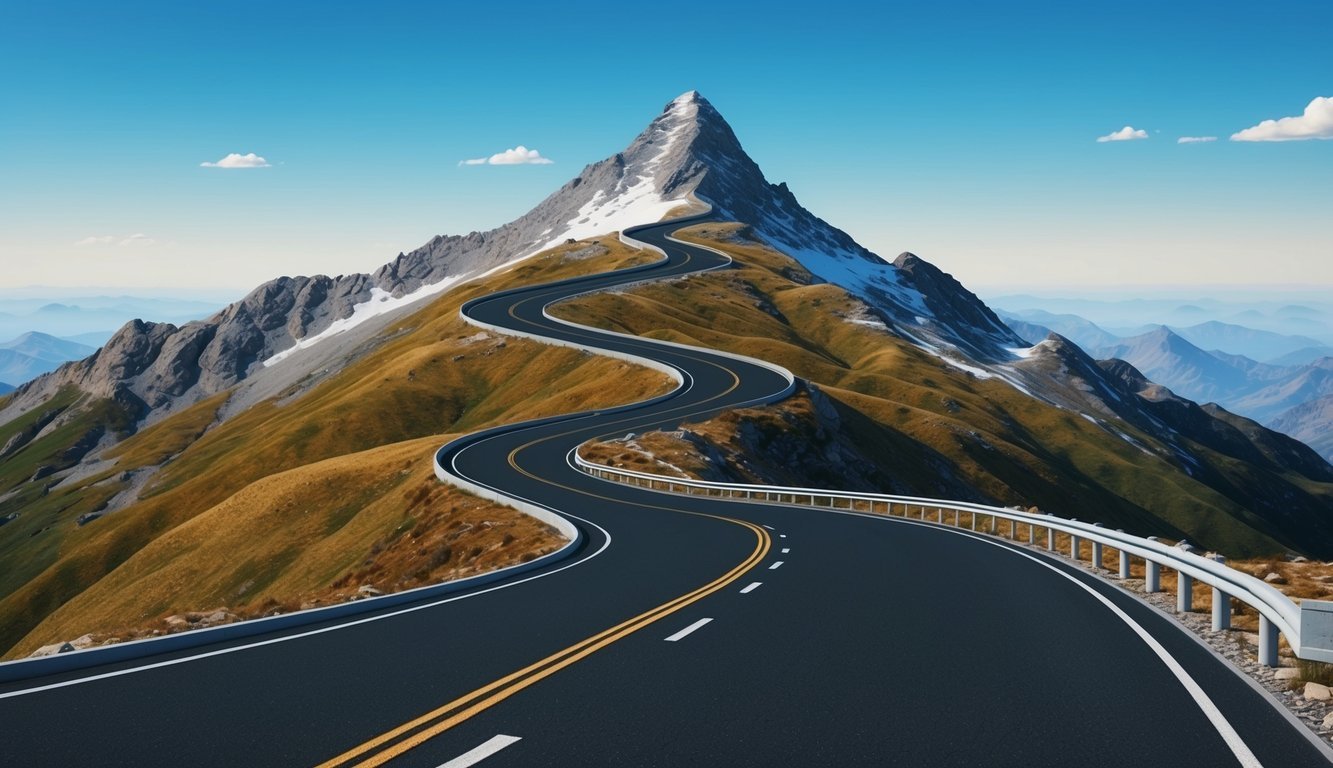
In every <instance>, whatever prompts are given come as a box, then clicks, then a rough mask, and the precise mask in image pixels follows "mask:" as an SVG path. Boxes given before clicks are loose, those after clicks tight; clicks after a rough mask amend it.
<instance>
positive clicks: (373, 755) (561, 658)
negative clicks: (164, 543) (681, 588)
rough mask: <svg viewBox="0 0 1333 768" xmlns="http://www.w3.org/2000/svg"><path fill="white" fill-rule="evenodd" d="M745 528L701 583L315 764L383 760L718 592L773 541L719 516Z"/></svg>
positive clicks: (758, 530)
mask: <svg viewBox="0 0 1333 768" xmlns="http://www.w3.org/2000/svg"><path fill="white" fill-rule="evenodd" d="M719 519H723V520H727V521H728V522H732V523H735V524H736V525H741V526H744V527H746V528H749V529H750V530H751V531H752V532H753V533H754V535H755V539H756V543H755V548H754V551H753V552H751V553H750V556H749V557H748V558H746V559H745V560H744V561H743V562H742V563H741V564H739V565H737V566H736V567H735V568H732V569H731V570H730V571H728V572H727V573H725V574H723V575H722V576H720V577H718V578H717V579H714V580H713V581H711V582H709V583H708V584H705V585H704V586H702V587H699V588H698V589H696V590H694V591H693V592H689V593H687V594H684V595H681V596H680V597H677V598H675V599H674V600H670V601H668V602H665V603H663V604H662V605H659V606H657V607H656V608H653V609H652V610H649V611H645V612H644V613H641V614H639V615H638V616H635V617H634V618H632V619H629V620H628V621H625V622H622V623H621V624H618V625H616V626H614V627H611V628H610V629H607V630H604V631H602V632H599V633H597V634H596V635H593V636H592V637H589V638H587V639H586V640H583V641H581V642H578V643H575V644H573V645H571V646H569V647H568V648H565V649H564V650H562V651H558V652H556V653H553V654H551V655H550V656H547V657H546V658H544V659H542V660H541V661H538V662H537V663H535V664H531V665H529V666H527V667H524V668H523V669H520V670H518V671H517V672H514V673H512V674H510V675H507V676H505V677H502V678H500V679H499V680H496V681H495V682H493V683H490V684H489V685H485V686H483V687H481V688H478V689H477V690H475V691H472V692H471V693H468V694H466V695H464V696H460V697H459V698H457V699H454V700H453V701H451V702H449V703H448V704H445V705H444V706H442V707H439V708H438V709H434V710H431V711H430V712H427V713H426V714H424V715H422V716H420V717H418V718H416V719H414V720H411V721H409V722H407V723H404V724H403V725H400V726H398V727H397V728H394V729H393V730H391V731H387V732H386V733H383V734H381V735H379V736H377V737H375V738H373V739H371V740H370V741H367V742H365V743H364V744H361V745H359V746H357V747H353V748H352V749H349V750H348V751H346V752H344V753H342V754H341V755H338V756H337V757H335V758H333V759H332V760H329V761H327V762H324V763H320V765H319V767H318V768H335V766H352V765H354V766H357V767H358V768H361V767H363V766H365V767H369V766H375V765H383V764H384V763H386V762H388V761H389V760H392V759H393V758H395V757H397V756H399V755H401V754H403V753H404V752H406V751H408V750H410V749H412V748H413V747H416V746H418V745H420V744H422V743H423V742H425V741H427V740H428V739H431V738H434V737H435V736H438V735H439V734H441V733H444V732H445V731H447V730H449V729H450V728H452V727H454V726H455V725H458V724H459V723H461V722H463V721H464V720H467V719H468V718H470V717H472V716H473V715H475V714H477V713H479V712H482V711H485V710H486V709H489V708H490V707H493V706H495V705H496V704H498V703H500V702H502V701H504V700H505V699H507V698H509V697H510V696H513V695H514V694H515V693H518V692H519V691H521V690H523V689H524V688H527V687H528V686H530V685H532V684H534V683H536V682H538V681H540V680H542V679H545V678H546V677H549V676H551V675H553V674H555V673H556V672H559V671H560V670H562V669H564V668H565V667H568V666H569V665H571V664H574V663H575V662H577V661H579V660H581V659H583V658H585V657H587V656H590V655H591V654H593V653H596V652H597V651H599V650H601V649H602V648H605V647H606V646H608V645H610V644H612V643H614V642H616V641H617V640H620V639H622V638H625V637H627V636H629V635H631V634H633V633H635V632H637V631H639V630H640V629H643V628H644V627H646V626H648V625H649V624H652V623H653V622H655V621H657V620H658V619H661V618H663V617H666V616H669V615H671V614H673V613H675V612H676V611H679V610H680V609H682V608H684V607H686V606H688V605H690V604H692V603H694V602H696V601H699V600H702V599H703V598H705V597H707V596H709V595H711V594H713V593H714V592H717V591H718V590H720V589H722V588H724V587H726V586H727V585H728V584H730V583H732V582H733V581H735V580H736V579H738V578H740V577H741V575H742V574H743V573H745V572H746V571H747V570H749V569H750V568H752V567H754V566H755V565H756V564H757V563H759V561H761V560H763V559H764V557H766V556H767V555H768V551H769V548H770V547H771V546H772V537H770V536H769V534H768V531H766V530H764V529H763V528H761V527H759V526H757V525H753V524H751V523H747V522H745V521H743V520H735V519H732V518H719Z"/></svg>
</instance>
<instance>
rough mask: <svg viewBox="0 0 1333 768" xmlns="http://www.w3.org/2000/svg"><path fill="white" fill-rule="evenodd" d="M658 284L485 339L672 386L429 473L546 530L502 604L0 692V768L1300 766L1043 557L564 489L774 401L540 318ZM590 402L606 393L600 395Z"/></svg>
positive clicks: (463, 598) (1254, 718)
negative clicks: (676, 376) (465, 484)
mask: <svg viewBox="0 0 1333 768" xmlns="http://www.w3.org/2000/svg"><path fill="white" fill-rule="evenodd" d="M679 226H680V224H679V223H678V222H677V223H668V224H659V225H652V226H648V227H644V228H639V229H638V230H636V231H633V232H632V234H633V236H634V237H636V238H637V239H640V240H643V241H646V242H649V243H652V244H655V245H657V246H659V247H661V248H662V249H663V250H664V251H665V252H666V253H667V256H668V258H667V259H666V260H665V261H664V262H662V263H660V264H659V265H657V266H654V267H652V268H650V269H648V270H644V271H639V272H636V273H634V274H632V275H624V274H614V273H613V274H609V275H601V276H594V277H590V278H586V279H581V280H575V281H569V282H565V283H561V284H553V285H548V286H538V287H534V288H529V289H523V290H519V291H513V292H508V293H504V294H496V295H494V296H490V297H487V298H485V299H483V300H481V301H479V302H476V303H474V304H471V305H469V306H468V308H467V312H468V313H469V314H470V315H471V316H472V317H475V318H477V319H480V320H483V321H485V322H489V323H493V324H497V325H503V326H506V327H510V328H513V329H516V330H521V331H523V332H526V333H538V334H542V335H545V336H550V337H556V338H561V339H564V340H567V341H572V342H576V343H582V344H591V345H596V346H599V347H603V348H607V349H613V350H616V351H620V352H626V353H632V354H637V355H642V356H646V357H651V358H654V359H656V360H659V361H663V362H666V363H668V364H670V365H673V366H676V367H678V368H679V369H680V370H681V371H683V372H684V374H685V384H684V385H683V386H682V388H681V389H680V390H678V391H677V392H676V393H675V394H674V395H673V396H671V397H669V398H667V399H665V400H662V401H660V402H657V403H654V404H652V405H648V406H644V407H641V408H637V409H633V410H630V411H625V412H618V413H603V414H595V413H594V414H581V415H575V416H571V417H569V418H567V419H563V420H559V421H554V422H549V423H545V424H540V425H537V426H532V427H530V428H522V429H510V430H502V431H499V432H496V433H492V434H488V435H485V436H484V437H483V438H482V439H478V440H474V441H470V442H468V443H467V444H466V446H465V447H462V448H461V450H460V449H459V447H458V446H446V448H445V449H442V451H441V453H440V455H439V457H438V458H439V460H440V461H441V462H443V463H444V464H446V465H447V466H452V467H453V468H454V469H455V471H457V472H458V473H459V474H461V475H463V476H465V477H467V478H469V479H470V480H471V481H472V482H475V483H478V484H481V485H485V486H489V487H493V488H497V489H503V490H504V491H506V492H508V493H511V494H514V495H516V496H519V497H521V498H524V499H526V500H529V501H531V502H534V503H538V504H541V505H544V506H547V507H550V508H552V509H556V510H560V511H561V512H562V513H564V514H566V515H567V516H569V517H570V518H571V519H572V520H574V521H575V523H576V524H577V525H578V526H579V528H580V530H581V531H582V533H583V537H582V540H581V542H580V544H579V545H578V547H577V551H575V552H573V553H572V555H571V556H570V557H567V558H564V559H562V560H560V561H558V562H555V563H552V564H551V565H549V566H547V567H545V568H543V569H540V570H537V571H532V572H529V573H526V574H522V575H520V576H516V577H514V578H513V579H510V580H508V581H504V582H500V583H497V584H491V585H488V586H483V587H478V588H475V589H472V590H469V591H466V592H463V593H460V594H456V595H452V596H449V597H447V598H438V599H435V600H426V601H421V602H419V603H416V604H412V605H408V606H405V607H404V606H400V607H397V608H393V609H386V610H383V611H380V612H379V613H372V614H366V615H362V616H358V617H355V618H353V619H349V620H345V621H342V622H330V623H328V624H325V625H316V626H309V627H302V628H300V629H293V630H290V631H286V632H280V633H274V634H272V635H270V636H261V637H257V638H250V639H247V640H244V641H234V642H231V643H221V644H218V645H215V646H210V647H205V648H201V649H195V650H192V651H189V652H178V653H174V654H162V655H160V656H157V657H152V658H148V659H143V660H140V661H136V662H133V663H122V664H116V665H106V666H103V667H98V668H94V669H90V670H83V671H80V672H78V673H67V674H63V675H53V676H49V677H46V678H41V679H32V680H27V681H24V682H22V683H12V684H8V685H6V686H4V687H0V766H94V765H95V766H102V765H107V766H110V765H125V766H155V765H171V766H177V765H188V766H316V765H328V766H343V765H347V766H351V765H381V764H387V765H391V766H395V767H396V766H423V767H426V768H436V767H438V766H448V767H449V768H462V766H467V765H482V766H484V767H485V768H492V767H494V768H503V767H504V766H602V765H608V766H611V765H614V766H687V765H688V766H714V765H716V766H749V765H763V766H772V765H793V766H852V765H874V766H935V765H940V766H992V765H994V766H1009V765H1012V766H1071V765H1079V766H1092V765H1107V766H1127V765H1130V766H1136V767H1142V766H1172V767H1175V766H1234V765H1238V764H1240V765H1264V766H1269V768H1281V767H1286V766H1306V765H1327V764H1328V760H1327V758H1326V757H1325V754H1326V752H1325V751H1322V750H1321V749H1320V748H1318V747H1316V746H1315V745H1314V742H1313V740H1312V738H1311V737H1310V736H1309V735H1308V734H1307V733H1306V732H1304V731H1302V730H1301V729H1300V728H1299V727H1298V726H1297V725H1295V724H1294V722H1293V721H1292V720H1291V718H1290V717H1289V716H1287V715H1286V714H1285V713H1283V712H1281V711H1280V710H1279V709H1278V708H1277V707H1276V706H1275V704H1274V702H1273V701H1272V699H1271V698H1270V697H1268V695H1267V694H1265V693H1262V692H1261V691H1259V690H1258V689H1257V687H1256V686H1254V685H1253V684H1252V683H1250V682H1249V681H1248V680H1247V679H1244V678H1242V677H1241V676H1240V675H1238V674H1237V673H1236V672H1235V671H1234V670H1233V669H1232V668H1231V667H1229V666H1228V665H1227V664H1226V663H1225V662H1223V661H1222V660H1220V659H1219V658H1218V657H1216V656H1215V655H1214V654H1213V653H1212V652H1211V651H1210V650H1208V649H1207V648H1205V647H1204V646H1203V645H1202V644H1201V643H1200V642H1198V641H1197V640H1195V639H1194V638H1193V637H1192V636H1190V635H1188V634H1186V633H1185V632H1183V631H1182V630H1181V629H1180V628H1179V627H1178V626H1177V625H1176V624H1175V623H1174V621H1172V620H1171V619H1169V618H1167V617H1165V616H1164V615H1162V614H1160V613H1159V612H1158V611H1157V610H1155V609H1153V608H1150V607H1148V606H1147V605H1145V604H1143V603H1141V602H1140V601H1138V600H1137V599H1135V598H1133V597H1132V596H1129V595H1127V594H1125V593H1124V592H1122V591H1121V590H1120V589H1119V588H1117V587H1115V586H1113V585H1110V584H1107V583H1104V582H1102V581H1101V580H1099V579H1097V578H1095V577H1093V576H1090V575H1088V574H1086V573H1085V572H1083V571H1082V569H1080V568H1078V567H1073V566H1070V565H1067V564H1066V563H1065V562H1063V561H1062V560H1061V559H1060V558H1051V557H1047V556H1044V555H1042V554H1034V553H1032V552H1030V551H1028V550H1021V549H1019V548H1017V547H1013V546H1011V545H1009V544H1007V543H1005V542H1003V541H1000V540H996V539H994V538H992V537H986V536H980V535H971V534H969V533H967V532H964V531H954V530H946V529H943V528H940V527H936V526H932V525H928V524H922V523H917V522H912V521H905V520H901V519H884V518H878V517H869V516H864V515H852V514H842V513H835V512H830V511H825V510H814V509H802V508H796V507H786V506H780V505H770V504H761V503H745V502H726V501H722V500H720V499H706V498H696V497H678V496H672V495H667V494H662V493H655V492H651V491H647V490H643V489H639V488H633V487H628V486H623V485H619V484H615V483H609V482H606V481H602V480H599V479H596V478H592V477H589V476H587V475H585V474H583V473H581V472H578V471H576V470H575V469H573V468H572V467H571V466H570V465H569V462H568V454H569V452H570V450H571V449H572V448H573V447H574V446H576V445H578V444H579V443H581V442H583V441H584V440H587V439H589V438H592V437H598V436H621V435H624V434H626V433H630V432H635V433H638V432H643V431H645V430H648V429H653V428H657V427H673V426H675V425H678V424H680V423H681V422H684V421H691V420H697V419H699V418H702V417H705V416H707V415H709V414H712V413H716V412H718V411H721V410H724V409H728V408H733V407H736V406H738V405H743V404H746V403H753V402H759V401H763V400H765V399H767V398H769V397H771V396H772V395H773V394H774V393H776V392H781V391H782V390H783V389H784V388H786V387H787V381H786V380H785V379H784V378H783V377H782V376H781V375H780V374H778V373H776V372H774V371H773V370H771V369H768V368H765V367H762V366H757V365H754V364H752V363H748V362H744V361H740V360H736V359H732V358H728V357H725V356H721V355H716V354H712V353H709V352H707V351H704V350H689V349H680V348H674V347H666V346H662V345H658V344H655V343H653V342H650V341H646V340H639V339H629V338H622V337H613V336H608V335H606V334H602V333H599V332H597V331H593V330H590V329H583V328H577V327H570V326H568V325H564V324H560V323H557V322H554V321H552V320H550V319H548V318H546V317H545V316H544V315H543V312H542V309H543V307H545V306H547V305H549V304H550V303H551V302H553V301H556V300H559V299H561V298H563V297H567V296H570V295H573V294H577V293H581V292H584V291H588V290H594V289H598V288H606V287H609V286H613V285H617V284H620V283H623V282H626V281H635V280H643V279H647V278H661V277H669V276H678V275H684V274H687V273H690V272H694V271H698V270H701V269H709V268H725V266H726V259H725V258H724V257H722V256H719V255H717V254H715V253H713V252H710V251H708V250H706V249H702V248H698V247H694V246H688V245H685V244H682V243H678V242H675V241H671V240H669V239H668V237H667V235H668V233H669V232H670V231H671V230H673V229H675V228H677V227H679ZM608 386H614V382H608Z"/></svg>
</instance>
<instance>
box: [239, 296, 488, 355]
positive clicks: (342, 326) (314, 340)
mask: <svg viewBox="0 0 1333 768" xmlns="http://www.w3.org/2000/svg"><path fill="white" fill-rule="evenodd" d="M467 277H468V275H452V276H450V277H446V278H444V279H443V280H441V281H439V282H437V283H431V284H429V285H423V286H421V287H420V288H418V289H417V290H415V291H412V292H411V293H405V294H403V295H402V296H398V297H397V298H395V297H394V295H393V294H391V293H389V292H388V291H386V290H384V289H383V288H380V287H379V286H375V287H374V288H371V289H370V300H369V301H363V302H361V303H360V304H357V305H356V306H355V307H352V314H351V315H349V316H347V317H344V318H340V319H338V320H334V321H333V322H332V323H330V324H329V327H328V328H325V329H324V330H322V331H320V332H319V333H316V334H314V335H313V336H307V337H305V338H304V339H301V340H300V341H298V342H296V344H294V345H292V346H290V347H288V348H287V349H284V350H282V351H281V352H279V353H277V354H275V355H273V356H272V357H270V358H268V359H267V360H265V361H264V362H263V366H264V367H265V368H268V367H269V366H273V365H277V364H278V363H281V362H282V361H283V360H286V359H287V358H289V357H291V356H292V355H294V354H296V353H297V352H300V351H301V350H303V349H309V348H310V347H313V346H315V345H316V344H318V343H319V342H321V341H323V340H324V339H327V338H329V337H331V336H337V335H338V334H340V333H346V332H347V331H350V330H351V329H353V328H355V327H357V326H358V325H361V324H362V323H364V322H366V321H367V320H370V319H372V318H376V317H379V316H381V315H386V314H388V313H390V312H392V311H394V310H396V309H401V308H402V307H406V306H408V305H409V304H415V303H416V302H418V301H421V300H422V299H425V298H428V297H430V296H434V295H436V294H439V293H443V292H444V291H446V290H448V289H449V288H450V287H452V286H454V285H457V284H458V283H460V282H462V281H463V280H465V279H467Z"/></svg>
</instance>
